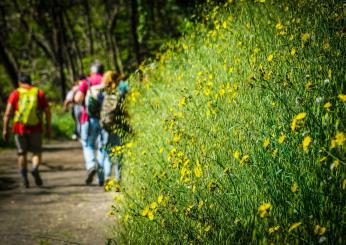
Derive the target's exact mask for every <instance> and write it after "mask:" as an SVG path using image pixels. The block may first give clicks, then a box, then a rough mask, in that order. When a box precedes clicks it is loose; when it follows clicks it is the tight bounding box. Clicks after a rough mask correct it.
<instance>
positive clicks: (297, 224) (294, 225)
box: [288, 222, 302, 232]
mask: <svg viewBox="0 0 346 245" xmlns="http://www.w3.org/2000/svg"><path fill="white" fill-rule="evenodd" d="M301 224H302V222H297V223H294V224H292V225H291V226H290V228H289V229H288V232H291V231H293V230H295V229H297V228H298V227H299V226H300V225H301Z"/></svg>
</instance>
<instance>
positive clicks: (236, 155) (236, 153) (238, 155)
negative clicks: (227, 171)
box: [233, 151, 240, 159]
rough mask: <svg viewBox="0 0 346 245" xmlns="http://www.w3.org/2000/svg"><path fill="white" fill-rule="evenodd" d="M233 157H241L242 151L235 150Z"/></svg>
mask: <svg viewBox="0 0 346 245" xmlns="http://www.w3.org/2000/svg"><path fill="white" fill-rule="evenodd" d="M233 157H234V158H235V159H239V157H240V152H239V151H235V152H234V153H233Z"/></svg>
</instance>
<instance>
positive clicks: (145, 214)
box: [142, 206, 150, 217]
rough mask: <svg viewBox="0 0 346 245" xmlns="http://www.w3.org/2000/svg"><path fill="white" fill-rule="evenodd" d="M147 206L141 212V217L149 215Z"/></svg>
mask: <svg viewBox="0 0 346 245" xmlns="http://www.w3.org/2000/svg"><path fill="white" fill-rule="evenodd" d="M149 211H150V210H149V206H146V207H145V209H143V211H142V216H144V217H147V216H148V213H149Z"/></svg>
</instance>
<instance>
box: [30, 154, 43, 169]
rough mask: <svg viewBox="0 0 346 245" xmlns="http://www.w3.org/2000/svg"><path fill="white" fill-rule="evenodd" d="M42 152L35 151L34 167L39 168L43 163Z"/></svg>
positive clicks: (33, 155)
mask: <svg viewBox="0 0 346 245" xmlns="http://www.w3.org/2000/svg"><path fill="white" fill-rule="evenodd" d="M41 159H42V154H41V153H33V154H32V168H33V169H38V167H39V166H40V164H41Z"/></svg>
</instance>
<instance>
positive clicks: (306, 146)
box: [303, 136, 312, 152]
mask: <svg viewBox="0 0 346 245" xmlns="http://www.w3.org/2000/svg"><path fill="white" fill-rule="evenodd" d="M311 142H312V138H311V137H310V136H305V137H304V140H303V150H304V151H305V152H308V151H309V145H310V144H311Z"/></svg>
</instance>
